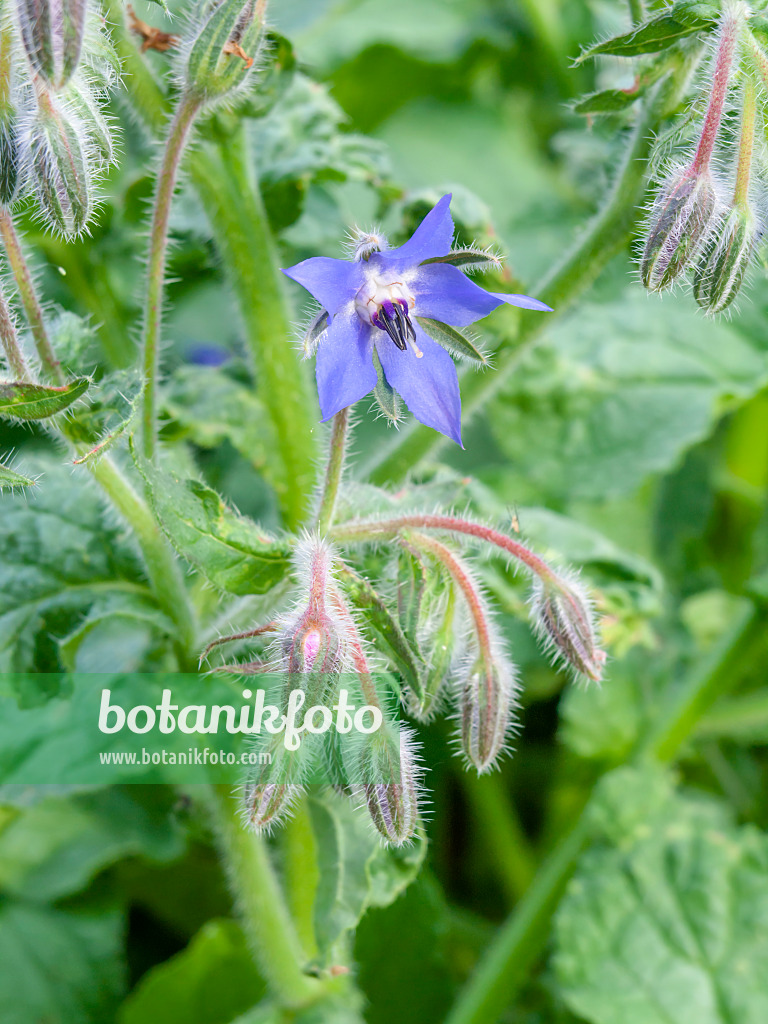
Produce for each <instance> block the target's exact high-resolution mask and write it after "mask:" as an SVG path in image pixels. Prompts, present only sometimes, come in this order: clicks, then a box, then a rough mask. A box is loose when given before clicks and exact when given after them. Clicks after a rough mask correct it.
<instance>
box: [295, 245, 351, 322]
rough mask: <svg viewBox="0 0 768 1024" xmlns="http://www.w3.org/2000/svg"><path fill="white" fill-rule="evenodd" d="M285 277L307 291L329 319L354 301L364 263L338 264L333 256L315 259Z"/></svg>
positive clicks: (296, 266)
mask: <svg viewBox="0 0 768 1024" xmlns="http://www.w3.org/2000/svg"><path fill="white" fill-rule="evenodd" d="M283 273H284V274H285V275H286V277H290V278H291V280H292V281H297V282H298V283H299V284H300V285H302V286H303V287H304V288H306V289H307V291H308V292H309V293H310V295H312V296H313V298H315V299H317V301H318V302H319V303H320V305H321V306H322V307H323V309H325V310H327V311H328V314H329V316H333V314H334V313H335V312H336V310H337V309H339V307H340V306H343V305H344V304H345V303H347V302H349V300H350V299H352V298H354V296H355V294H356V292H357V291H358V289H359V288H360V286H361V285H362V283H363V275H364V271H363V266H362V264H361V263H353V262H351V261H350V260H334V259H331V257H330V256H313V257H312V258H311V259H308V260H304V261H303V262H302V263H297V264H296V265H295V266H294V267H288V269H287V270H283Z"/></svg>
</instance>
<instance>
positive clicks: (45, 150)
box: [0, 0, 120, 237]
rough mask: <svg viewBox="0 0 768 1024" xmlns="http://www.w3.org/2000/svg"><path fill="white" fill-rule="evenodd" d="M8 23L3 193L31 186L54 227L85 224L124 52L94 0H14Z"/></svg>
mask: <svg viewBox="0 0 768 1024" xmlns="http://www.w3.org/2000/svg"><path fill="white" fill-rule="evenodd" d="M13 6H14V7H15V18H14V19H7V20H6V21H5V22H4V23H3V25H2V27H1V28H0V166H1V167H2V170H0V202H2V204H3V205H4V206H10V205H11V204H12V203H14V202H15V201H16V200H18V199H21V198H24V197H26V196H28V195H29V196H32V197H33V198H34V200H35V203H36V207H37V211H38V213H39V214H40V216H41V218H42V219H43V220H44V222H45V223H46V224H47V225H48V227H49V228H50V229H51V230H53V231H56V232H57V233H59V234H62V235H65V236H67V237H73V236H76V235H78V234H80V233H81V232H82V231H83V230H84V229H85V228H86V226H87V224H88V221H89V219H90V218H91V216H92V214H93V210H94V205H95V202H96V195H97V186H98V179H99V177H100V175H101V174H102V172H103V170H104V169H105V167H106V166H107V165H108V164H109V163H110V162H111V161H112V159H113V156H114V130H113V128H112V126H111V124H110V122H109V119H108V117H107V116H106V115H105V113H104V111H103V105H104V101H105V98H106V93H107V90H108V89H109V88H111V86H113V85H114V84H115V82H116V81H117V78H118V75H119V68H120V62H119V59H118V57H117V54H116V53H115V51H114V49H113V47H112V44H111V42H110V40H109V38H108V36H107V34H106V31H105V28H104V25H103V22H102V18H101V14H100V12H99V10H98V8H97V7H96V5H95V2H94V0H14V4H13Z"/></svg>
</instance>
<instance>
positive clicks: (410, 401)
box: [375, 324, 463, 447]
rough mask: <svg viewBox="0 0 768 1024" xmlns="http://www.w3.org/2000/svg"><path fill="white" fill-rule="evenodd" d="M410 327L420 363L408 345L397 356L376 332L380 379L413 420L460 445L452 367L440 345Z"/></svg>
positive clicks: (458, 402) (457, 398) (458, 405)
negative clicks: (420, 356)
mask: <svg viewBox="0 0 768 1024" xmlns="http://www.w3.org/2000/svg"><path fill="white" fill-rule="evenodd" d="M413 326H414V328H415V330H416V340H417V344H418V346H419V348H420V350H421V351H422V353H423V356H422V358H421V359H419V358H418V357H417V356H416V353H415V352H414V350H413V348H412V347H411V346H410V345H408V347H407V349H406V350H405V352H401V351H400V349H398V348H397V347H396V346H395V345H394V344H393V343H392V341H391V340H390V338H389V337H387V335H386V334H384V332H383V331H377V332H376V335H375V338H376V351H377V352H378V354H379V359H380V360H381V365H382V368H383V370H384V376H385V377H386V378H387V382H388V384H389V385H390V386H391V387H393V388H394V389H395V391H397V393H398V394H399V395H400V397H401V398H402V399H403V401H404V402H405V404H406V405H407V406H408V408H409V409H410V410H411V412H412V413H413V415H414V416H415V417H416V419H417V420H419V421H420V422H421V423H424V424H425V425H426V426H428V427H432V429H433V430H437V431H439V432H440V433H441V434H445V436H446V437H450V438H451V440H452V441H455V442H456V444H459V445H460V444H461V395H460V394H459V379H458V376H457V374H456V367H455V366H454V365H453V360H452V359H451V357H450V356H449V355H448V353H447V352H446V351H445V349H444V348H443V347H442V346H441V345H438V344H437V342H435V341H432V339H431V338H430V337H428V335H427V334H425V333H424V331H423V330H422V329H421V327H419V325H418V324H414V325H413ZM462 447H463V445H462Z"/></svg>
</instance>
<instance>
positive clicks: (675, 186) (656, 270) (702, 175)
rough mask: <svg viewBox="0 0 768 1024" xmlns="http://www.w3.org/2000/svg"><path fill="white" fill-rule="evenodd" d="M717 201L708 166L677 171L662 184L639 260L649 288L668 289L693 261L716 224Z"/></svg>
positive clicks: (655, 290) (645, 283)
mask: <svg viewBox="0 0 768 1024" xmlns="http://www.w3.org/2000/svg"><path fill="white" fill-rule="evenodd" d="M717 214H718V201H717V193H716V190H715V185H714V182H713V179H712V175H711V174H710V172H709V170H708V169H704V170H702V171H699V172H696V171H694V169H693V168H692V167H688V168H686V169H685V170H683V171H678V172H677V173H676V174H675V175H674V176H673V177H672V178H671V179H670V180H669V181H668V182H667V183H666V184H665V185H663V186H662V188H661V191H660V192H659V194H658V196H657V197H656V200H655V202H654V204H653V208H652V210H651V216H650V220H649V224H648V236H647V238H646V241H645V246H644V248H643V255H642V258H641V261H640V274H641V277H642V281H643V284H644V285H645V287H646V288H648V290H649V291H652V292H660V291H663V290H664V289H665V288H669V286H670V285H672V284H673V283H674V282H675V281H676V280H677V278H678V277H680V275H681V274H682V273H683V272H684V271H685V270H686V269H687V268H688V267H689V266H690V265H691V264H692V262H693V260H695V258H696V257H697V256H698V254H699V252H700V251H701V247H702V245H703V244H704V243H705V242H706V240H707V237H708V235H709V233H710V231H711V229H712V227H713V225H714V224H715V223H716V220H717Z"/></svg>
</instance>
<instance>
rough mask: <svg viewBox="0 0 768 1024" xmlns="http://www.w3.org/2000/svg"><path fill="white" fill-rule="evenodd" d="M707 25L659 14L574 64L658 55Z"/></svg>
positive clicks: (584, 54)
mask: <svg viewBox="0 0 768 1024" xmlns="http://www.w3.org/2000/svg"><path fill="white" fill-rule="evenodd" d="M707 24H708V23H707V22H705V21H701V20H694V19H693V18H692V17H691V16H690V15H689V16H688V17H687V18H686V20H678V19H677V18H675V17H672V16H671V15H669V14H662V15H660V16H659V17H657V18H652V19H651V20H650V21H646V22H645V23H644V24H643V25H639V26H638V27H637V28H634V29H632V31H631V32H624V33H622V35H620V36H613V38H612V39H605V40H604V41H603V42H601V43H595V44H594V46H590V47H588V48H587V49H586V50H584V51H583V52H582V53H581V54H580V55H579V57H578V59H577V61H576V63H577V64H581V63H582V61H585V60H588V59H589V58H590V57H597V56H598V55H600V54H605V55H610V56H613V57H638V56H640V54H643V53H658V51H659V50H665V49H666V48H667V47H669V46H674V45H675V43H677V42H679V40H681V39H685V37H686V36H691V35H693V34H694V32H699V31H700V30H701V29H702V28H706V27H707Z"/></svg>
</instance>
